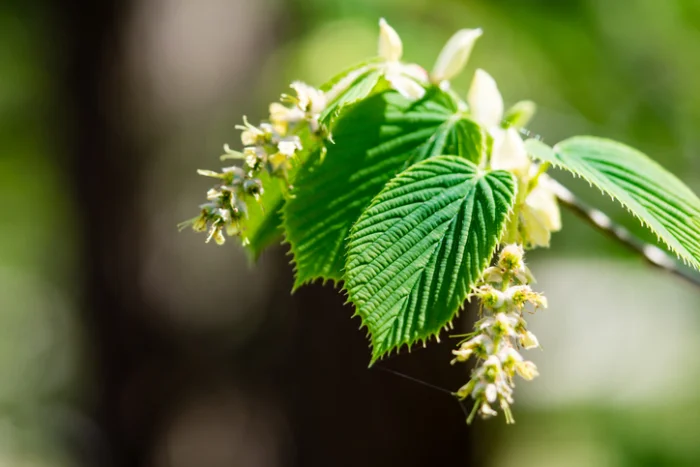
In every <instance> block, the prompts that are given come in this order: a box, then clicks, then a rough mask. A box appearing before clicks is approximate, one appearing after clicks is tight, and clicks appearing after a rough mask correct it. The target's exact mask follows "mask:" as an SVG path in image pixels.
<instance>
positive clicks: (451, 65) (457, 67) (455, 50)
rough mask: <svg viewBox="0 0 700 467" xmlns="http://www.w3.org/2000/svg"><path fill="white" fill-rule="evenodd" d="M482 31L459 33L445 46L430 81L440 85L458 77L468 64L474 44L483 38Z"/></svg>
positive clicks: (461, 31)
mask: <svg viewBox="0 0 700 467" xmlns="http://www.w3.org/2000/svg"><path fill="white" fill-rule="evenodd" d="M481 34H482V31H481V29H462V30H459V31H457V32H456V33H455V34H454V35H453V36H452V37H451V38H450V39H449V40H448V41H447V43H446V44H445V46H444V47H443V48H442V51H441V52H440V55H439V56H438V58H437V61H436V62H435V66H434V67H433V71H432V72H431V73H430V81H431V82H432V83H434V84H439V83H441V82H442V81H449V80H451V79H452V78H454V77H455V76H457V75H458V74H459V73H460V72H461V71H462V70H463V69H464V66H465V65H466V64H467V60H469V55H471V52H472V48H473V47H474V43H475V42H476V40H477V39H478V38H479V37H480V36H481Z"/></svg>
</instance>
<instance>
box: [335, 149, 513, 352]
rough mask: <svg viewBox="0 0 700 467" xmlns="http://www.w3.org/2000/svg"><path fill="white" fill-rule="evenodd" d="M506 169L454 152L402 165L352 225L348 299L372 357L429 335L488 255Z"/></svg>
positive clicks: (500, 222) (500, 224)
mask: <svg viewBox="0 0 700 467" xmlns="http://www.w3.org/2000/svg"><path fill="white" fill-rule="evenodd" d="M515 192H516V184H515V178H514V176H513V175H512V174H511V173H509V172H506V171H502V170H499V171H493V172H485V171H482V170H481V169H479V168H478V167H477V166H476V165H474V164H472V163H471V162H469V161H467V160H465V159H462V158H459V157H454V156H439V157H434V158H431V159H428V160H426V161H424V162H421V163H419V164H416V165H414V166H412V167H410V168H409V169H408V170H406V171H405V172H402V173H401V174H400V175H398V176H397V177H396V178H395V179H393V180H392V181H391V182H389V183H388V184H387V186H386V188H384V190H382V192H381V193H380V194H379V195H378V196H377V197H376V198H375V199H374V200H373V201H372V204H371V205H370V207H369V208H368V209H367V210H366V211H365V212H364V213H362V216H360V219H359V220H358V221H357V223H356V224H355V225H354V226H353V228H352V231H351V233H350V241H349V243H348V257H347V264H346V284H345V288H346V289H347V291H348V295H349V299H350V301H351V302H352V303H354V304H355V306H356V307H357V314H358V315H359V316H360V317H361V318H362V322H363V324H364V325H365V326H367V328H368V330H369V333H370V334H371V338H372V349H373V351H372V361H373V362H374V361H376V360H377V359H379V358H380V357H381V356H382V355H384V354H386V353H388V352H391V350H393V349H399V348H400V347H401V346H402V345H404V344H406V345H408V346H411V345H412V344H413V343H415V342H417V341H419V340H422V341H425V340H426V339H428V338H429V337H431V336H433V335H436V334H437V333H438V332H439V331H440V329H442V328H443V327H444V326H445V325H446V324H448V323H449V322H450V321H451V320H452V319H453V318H454V316H455V315H456V313H457V312H458V311H459V309H460V308H461V307H462V305H463V303H464V301H465V300H466V298H467V294H468V293H469V291H470V290H471V287H472V286H473V285H474V284H475V283H476V281H477V280H478V279H479V277H480V276H481V274H482V273H483V271H484V269H485V268H486V267H487V266H488V264H489V262H490V261H491V257H492V256H493V254H494V251H495V249H496V246H497V245H498V242H499V239H500V237H501V234H502V233H503V230H504V228H505V225H506V220H507V218H508V214H509V212H510V211H511V209H512V207H513V203H514V202H515Z"/></svg>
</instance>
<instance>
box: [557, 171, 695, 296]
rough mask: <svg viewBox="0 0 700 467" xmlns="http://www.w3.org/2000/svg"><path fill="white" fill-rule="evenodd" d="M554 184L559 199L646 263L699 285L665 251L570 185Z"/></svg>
mask: <svg viewBox="0 0 700 467" xmlns="http://www.w3.org/2000/svg"><path fill="white" fill-rule="evenodd" d="M552 187H553V189H554V193H555V194H556V196H557V198H558V199H559V202H561V203H562V204H563V205H564V206H566V207H568V208H569V209H571V210H572V211H573V212H574V214H576V215H578V216H579V217H580V218H582V219H583V220H585V221H587V222H588V223H590V224H592V225H593V227H595V228H597V229H598V230H600V231H601V232H603V233H604V234H606V235H607V236H609V237H611V238H613V239H615V240H617V241H618V242H620V243H621V244H623V245H624V246H626V247H627V248H628V249H630V250H632V251H635V252H637V253H639V254H641V255H642V257H643V258H644V259H645V260H646V261H647V263H649V264H651V265H652V266H655V267H657V268H660V269H662V270H664V271H666V272H669V273H671V274H674V275H676V276H678V277H680V278H681V279H684V280H685V281H686V282H688V283H690V284H692V285H694V286H696V287H700V276H698V275H697V274H693V273H692V272H690V271H686V270H684V269H682V268H681V266H680V264H679V263H678V262H676V261H675V260H674V259H673V258H672V257H671V256H670V255H668V254H667V253H666V252H665V251H663V250H662V249H660V248H658V247H656V246H654V245H652V244H650V243H647V242H645V241H643V240H641V239H640V238H638V237H636V236H635V235H633V234H632V233H631V232H630V231H629V230H627V229H625V228H624V227H622V226H620V225H619V224H616V223H615V222H613V221H612V219H610V218H609V217H608V216H607V215H606V214H605V213H603V212H602V211H599V210H598V209H595V208H593V207H591V206H589V205H587V204H586V203H584V202H583V201H581V200H580V199H578V198H577V197H576V195H574V194H573V193H572V192H571V191H569V189H568V188H566V187H565V186H563V185H561V184H560V183H558V182H556V181H555V180H552Z"/></svg>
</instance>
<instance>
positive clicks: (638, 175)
mask: <svg viewBox="0 0 700 467" xmlns="http://www.w3.org/2000/svg"><path fill="white" fill-rule="evenodd" d="M526 146H527V148H528V151H529V152H530V153H531V154H532V155H533V156H534V157H536V158H538V159H540V160H543V161H546V162H550V163H551V164H552V165H554V166H555V167H559V168H562V169H565V170H568V171H569V172H571V173H573V174H574V175H577V176H580V177H583V178H584V179H585V180H587V181H589V182H590V183H592V184H593V185H595V186H596V187H598V188H600V189H601V190H602V191H603V192H605V193H606V194H608V195H610V196H612V197H613V198H615V199H617V200H618V201H619V202H620V203H622V205H623V206H625V207H626V208H627V209H628V210H629V211H630V212H631V213H632V214H634V215H635V216H636V217H637V218H639V220H640V221H641V222H642V223H643V224H644V225H645V226H646V227H648V228H649V229H650V230H651V231H652V232H654V233H655V234H656V235H657V236H658V237H659V238H660V239H661V240H662V241H663V242H664V243H665V244H666V245H667V246H668V247H669V248H670V249H671V251H673V252H674V253H675V254H676V255H678V256H679V257H680V258H681V259H682V260H683V261H685V262H687V263H688V264H690V265H691V266H693V267H694V268H696V269H700V199H698V197H697V196H696V195H695V194H694V193H693V192H692V191H691V190H690V189H689V188H688V187H686V186H685V185H684V184H683V183H682V182H681V181H680V180H678V178H676V177H675V176H674V175H673V174H671V173H669V172H668V171H667V170H665V169H664V168H663V167H661V166H660V165H659V164H657V163H656V162H654V161H653V160H651V159H650V158H649V157H647V156H646V155H645V154H643V153H641V152H639V151H637V150H636V149H633V148H631V147H629V146H626V145H624V144H621V143H618V142H615V141H610V140H607V139H601V138H594V137H590V136H578V137H574V138H570V139H567V140H565V141H562V142H561V143H559V144H557V145H555V146H554V148H550V147H548V146H547V145H545V144H543V143H541V142H539V141H536V140H528V141H527V142H526Z"/></svg>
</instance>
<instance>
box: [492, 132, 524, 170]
mask: <svg viewBox="0 0 700 467" xmlns="http://www.w3.org/2000/svg"><path fill="white" fill-rule="evenodd" d="M531 164H532V163H531V162H530V158H529V157H528V155H527V150H526V149H525V143H524V142H523V139H522V138H521V137H520V135H519V134H518V130H516V129H515V128H508V129H507V130H505V131H504V132H503V133H501V134H500V135H498V137H497V139H496V140H495V141H494V142H493V152H492V154H491V168H492V169H494V170H508V171H510V172H513V173H514V174H515V175H517V176H518V177H526V176H527V174H528V172H529V171H530V165H531Z"/></svg>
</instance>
